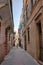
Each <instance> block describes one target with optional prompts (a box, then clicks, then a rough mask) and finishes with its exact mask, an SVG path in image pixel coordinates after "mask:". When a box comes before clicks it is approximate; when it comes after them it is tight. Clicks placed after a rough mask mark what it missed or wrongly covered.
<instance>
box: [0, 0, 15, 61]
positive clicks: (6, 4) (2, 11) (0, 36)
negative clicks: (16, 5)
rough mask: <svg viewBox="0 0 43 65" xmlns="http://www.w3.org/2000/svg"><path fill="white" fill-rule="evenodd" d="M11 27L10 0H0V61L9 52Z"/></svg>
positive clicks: (12, 25)
mask: <svg viewBox="0 0 43 65" xmlns="http://www.w3.org/2000/svg"><path fill="white" fill-rule="evenodd" d="M13 27H14V24H13V13H12V0H0V62H1V61H2V59H3V58H4V56H5V55H6V54H7V53H8V52H9V49H10V35H11V34H12V32H13Z"/></svg>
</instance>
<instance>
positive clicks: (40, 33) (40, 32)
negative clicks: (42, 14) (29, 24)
mask: <svg viewBox="0 0 43 65" xmlns="http://www.w3.org/2000/svg"><path fill="white" fill-rule="evenodd" d="M37 28H38V34H39V44H40V57H39V60H41V61H43V46H42V29H41V21H39V22H38V23H37Z"/></svg>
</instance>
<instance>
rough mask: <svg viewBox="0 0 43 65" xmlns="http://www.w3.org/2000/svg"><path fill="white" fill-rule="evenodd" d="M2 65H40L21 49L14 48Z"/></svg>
mask: <svg viewBox="0 0 43 65" xmlns="http://www.w3.org/2000/svg"><path fill="white" fill-rule="evenodd" d="M1 65H39V64H38V63H37V62H36V61H35V60H34V59H33V57H31V56H30V55H29V54H28V53H27V52H25V51H24V50H23V49H21V48H19V47H18V48H17V47H13V48H12V49H11V51H10V52H9V54H8V55H7V56H6V57H5V58H4V61H3V62H2V64H1Z"/></svg>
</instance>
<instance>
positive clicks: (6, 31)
mask: <svg viewBox="0 0 43 65" xmlns="http://www.w3.org/2000/svg"><path fill="white" fill-rule="evenodd" d="M9 30H10V27H7V28H6V29H5V39H6V41H5V49H6V54H7V52H8V50H7V35H8V32H9Z"/></svg>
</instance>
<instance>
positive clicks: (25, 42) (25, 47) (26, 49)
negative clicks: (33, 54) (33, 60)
mask: <svg viewBox="0 0 43 65" xmlns="http://www.w3.org/2000/svg"><path fill="white" fill-rule="evenodd" d="M24 41H25V43H24V44H25V50H27V45H26V35H25V36H24Z"/></svg>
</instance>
